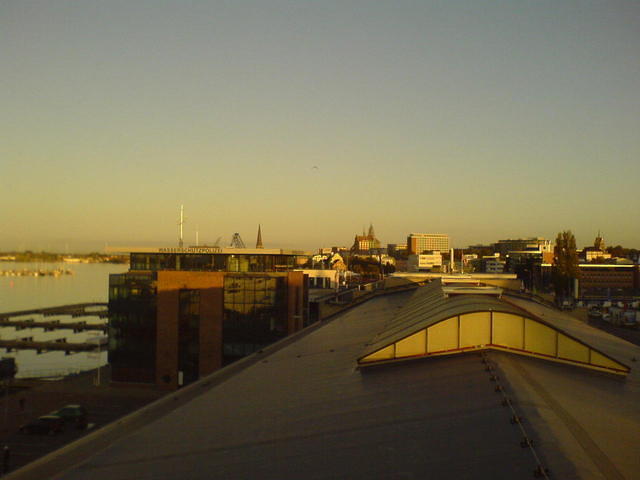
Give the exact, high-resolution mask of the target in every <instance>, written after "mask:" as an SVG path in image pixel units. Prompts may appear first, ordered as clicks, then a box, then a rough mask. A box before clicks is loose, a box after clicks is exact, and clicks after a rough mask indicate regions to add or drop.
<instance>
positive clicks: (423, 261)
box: [407, 251, 442, 272]
mask: <svg viewBox="0 0 640 480" xmlns="http://www.w3.org/2000/svg"><path fill="white" fill-rule="evenodd" d="M441 269H442V254H441V253H440V252H438V251H435V252H431V253H421V254H419V255H409V258H408V260H407V270H408V271H410V272H421V271H431V270H441Z"/></svg>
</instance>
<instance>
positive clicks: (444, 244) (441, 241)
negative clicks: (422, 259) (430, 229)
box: [407, 233, 450, 255]
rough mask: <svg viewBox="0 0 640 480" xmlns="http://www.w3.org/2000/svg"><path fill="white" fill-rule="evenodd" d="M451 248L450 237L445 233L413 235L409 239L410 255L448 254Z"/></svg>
mask: <svg viewBox="0 0 640 480" xmlns="http://www.w3.org/2000/svg"><path fill="white" fill-rule="evenodd" d="M449 248H450V247H449V235H446V234H443V233H411V234H409V236H408V237H407V252H408V254H409V255H419V254H421V253H423V252H434V251H436V252H448V251H449Z"/></svg>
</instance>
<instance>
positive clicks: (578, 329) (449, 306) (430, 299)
mask: <svg viewBox="0 0 640 480" xmlns="http://www.w3.org/2000/svg"><path fill="white" fill-rule="evenodd" d="M476 312H502V313H508V314H512V315H516V316H519V317H523V318H529V319H531V320H534V321H535V322H536V323H539V324H542V325H545V326H547V327H550V328H551V329H553V330H554V331H556V332H558V333H559V334H562V335H563V336H564V337H567V338H569V339H571V340H575V341H576V342H578V343H579V344H582V345H584V346H586V347H588V349H589V350H591V351H593V352H596V353H597V354H601V355H603V356H604V357H605V358H608V359H609V360H612V361H613V362H614V363H615V364H617V365H616V366H613V365H609V367H611V369H610V371H611V372H612V373H618V374H626V373H628V371H629V370H630V367H629V365H628V363H627V362H626V359H625V360H620V355H619V353H618V352H617V351H616V350H615V349H611V348H609V346H608V344H607V343H606V342H604V343H602V342H594V341H593V340H594V337H593V330H594V329H592V328H587V329H585V328H582V326H581V325H580V323H579V322H577V321H573V322H572V321H567V320H566V319H564V320H562V319H561V320H556V321H554V322H549V321H547V320H546V319H543V318H542V317H541V316H538V315H535V314H534V313H532V312H531V311H527V310H525V309H523V308H520V307H519V306H517V305H516V304H514V303H511V302H506V301H503V300H500V299H498V298H496V297H494V296H490V295H473V294H469V295H456V296H447V294H446V292H445V289H444V288H443V283H442V281H441V280H440V279H437V280H434V281H432V282H431V283H429V284H427V285H426V286H423V287H419V288H418V289H417V290H416V291H415V292H414V294H413V296H412V298H411V299H410V300H409V301H408V302H407V303H406V305H405V306H404V307H402V309H401V310H400V311H399V312H398V313H397V314H396V315H395V317H394V318H392V319H391V320H390V321H389V322H388V323H387V324H386V325H385V326H384V328H383V329H381V330H380V331H379V333H378V334H377V335H375V336H374V337H373V338H372V340H371V341H370V342H368V344H367V346H366V348H365V349H364V350H363V352H362V354H361V355H360V356H359V357H358V362H359V363H360V364H361V365H362V366H366V365H372V364H375V363H380V362H386V361H397V360H400V361H402V360H406V359H412V358H417V356H408V357H405V358H396V359H389V360H387V359H381V360H378V361H373V362H370V361H368V360H366V357H368V356H369V355H371V354H373V353H375V352H379V351H381V350H382V349H384V348H385V347H387V346H389V345H393V344H394V343H396V342H399V341H401V340H403V339H405V338H408V337H410V336H411V335H413V334H415V333H416V332H419V331H421V330H423V329H427V328H429V327H431V326H433V325H435V324H437V323H439V322H442V321H444V320H447V319H450V318H453V317H456V316H462V315H465V314H470V313H476ZM488 343H491V342H488ZM486 348H502V347H500V346H499V345H486ZM460 351H462V349H461V348H457V349H452V350H451V352H450V353H456V352H460ZM511 351H513V352H514V353H524V354H532V355H542V356H544V357H546V358H548V359H549V360H561V361H566V360H567V359H566V358H564V359H562V358H558V354H557V345H556V358H552V357H551V356H549V355H546V354H540V353H539V352H536V351H527V350H524V349H511ZM426 354H428V353H426ZM418 356H419V355H418ZM589 358H590V357H589ZM575 363H576V364H577V363H580V364H582V365H583V366H585V367H589V366H592V364H591V362H590V361H589V362H586V363H585V362H575ZM605 363H606V361H605ZM609 367H606V368H607V369H608V368H609ZM596 368H598V369H599V368H600V367H596Z"/></svg>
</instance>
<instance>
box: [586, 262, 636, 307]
mask: <svg viewBox="0 0 640 480" xmlns="http://www.w3.org/2000/svg"><path fill="white" fill-rule="evenodd" d="M578 268H579V272H580V278H579V279H578V297H579V298H583V299H612V298H631V297H634V296H637V295H638V293H640V273H639V272H638V265H607V264H590V263H586V264H580V265H579V266H578Z"/></svg>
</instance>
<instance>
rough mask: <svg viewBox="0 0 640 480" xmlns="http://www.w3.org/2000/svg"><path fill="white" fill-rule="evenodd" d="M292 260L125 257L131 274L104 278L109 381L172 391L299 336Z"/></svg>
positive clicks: (300, 278)
mask: <svg viewBox="0 0 640 480" xmlns="http://www.w3.org/2000/svg"><path fill="white" fill-rule="evenodd" d="M298 255H299V252H295V253H294V252H284V251H280V250H278V251H276V250H267V249H208V248H170V249H155V250H154V249H141V250H137V251H132V252H131V269H130V271H129V272H127V273H124V274H114V275H110V277H109V363H110V364H111V368H112V381H113V382H115V383H120V382H123V383H128V382H135V383H147V384H155V385H157V386H159V387H161V388H167V389H175V388H178V387H180V386H182V385H186V384H188V383H190V382H193V381H195V380H197V379H198V378H200V377H201V376H203V375H206V374H209V373H211V372H213V371H215V370H217V369H219V368H220V367H222V366H224V365H227V364H230V363H232V362H233V361H235V360H238V359H240V358H242V357H244V356H246V355H249V354H251V353H253V352H255V351H258V350H260V349H262V348H264V347H265V346H267V345H269V344H270V343H272V342H274V341H276V340H279V339H281V338H284V337H285V336H287V335H289V334H291V333H293V332H296V331H298V330H300V329H302V328H303V327H304V326H305V325H306V322H307V318H308V315H307V292H308V287H307V279H306V276H305V275H304V273H303V272H295V271H293V269H294V268H295V267H297V260H296V259H297V257H298ZM260 269H261V270H260Z"/></svg>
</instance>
